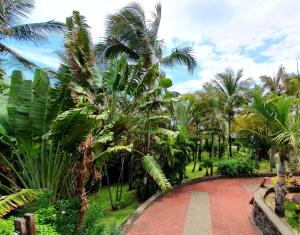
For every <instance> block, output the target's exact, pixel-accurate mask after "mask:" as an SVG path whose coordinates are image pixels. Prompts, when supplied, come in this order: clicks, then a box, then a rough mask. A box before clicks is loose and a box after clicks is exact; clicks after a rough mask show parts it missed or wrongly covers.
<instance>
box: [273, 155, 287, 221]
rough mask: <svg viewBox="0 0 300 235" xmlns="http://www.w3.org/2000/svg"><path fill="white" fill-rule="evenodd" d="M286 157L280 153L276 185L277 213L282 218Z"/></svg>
mask: <svg viewBox="0 0 300 235" xmlns="http://www.w3.org/2000/svg"><path fill="white" fill-rule="evenodd" d="M285 156H286V153H285V152H284V151H281V152H280V153H279V164H278V168H277V183H276V185H275V213H276V214H277V215H278V216H280V217H284V198H285V194H286V183H285V173H286V172H285Z"/></svg>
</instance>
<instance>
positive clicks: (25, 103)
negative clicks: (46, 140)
mask: <svg viewBox="0 0 300 235" xmlns="http://www.w3.org/2000/svg"><path fill="white" fill-rule="evenodd" d="M49 89H50V84H49V79H48V77H47V74H46V73H45V72H44V71H42V70H36V71H35V76H34V79H33V81H31V80H24V77H23V74H22V72H21V71H17V70H16V71H13V73H12V76H11V88H10V93H9V98H8V102H7V113H8V120H9V124H10V128H11V129H12V131H13V132H14V133H15V135H16V136H17V137H18V138H20V139H23V140H26V139H27V140H31V139H32V138H33V137H37V136H42V135H43V134H44V133H45V132H46V131H47V124H46V112H47V110H46V109H47V102H48V94H49Z"/></svg>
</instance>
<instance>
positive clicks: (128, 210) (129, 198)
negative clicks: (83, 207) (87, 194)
mask: <svg viewBox="0 0 300 235" xmlns="http://www.w3.org/2000/svg"><path fill="white" fill-rule="evenodd" d="M116 190H117V186H116V185H114V186H111V193H112V197H113V201H115V195H116ZM90 202H96V203H99V206H100V207H101V208H102V209H103V212H104V215H103V217H101V218H100V220H101V221H100V223H102V224H103V225H104V226H105V228H110V227H113V226H115V227H120V225H121V224H122V223H123V222H124V221H125V220H126V219H127V218H128V217H130V216H131V215H132V213H133V212H134V211H135V210H136V209H137V208H138V206H139V205H140V204H141V203H140V202H139V201H138V200H137V198H136V195H135V191H130V192H129V191H128V185H127V184H124V185H123V192H122V201H121V204H122V209H119V210H117V211H112V210H111V204H110V199H109V193H108V188H107V187H103V188H101V189H100V191H99V192H98V193H97V194H96V195H94V196H92V197H91V198H90Z"/></svg>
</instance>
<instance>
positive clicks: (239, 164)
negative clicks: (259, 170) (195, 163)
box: [218, 158, 255, 176]
mask: <svg viewBox="0 0 300 235" xmlns="http://www.w3.org/2000/svg"><path fill="white" fill-rule="evenodd" d="M218 172H219V173H220V174H222V175H228V176H246V175H252V174H253V173H254V172H255V162H254V161H252V160H250V159H248V158H233V159H227V160H222V161H220V162H219V164H218Z"/></svg>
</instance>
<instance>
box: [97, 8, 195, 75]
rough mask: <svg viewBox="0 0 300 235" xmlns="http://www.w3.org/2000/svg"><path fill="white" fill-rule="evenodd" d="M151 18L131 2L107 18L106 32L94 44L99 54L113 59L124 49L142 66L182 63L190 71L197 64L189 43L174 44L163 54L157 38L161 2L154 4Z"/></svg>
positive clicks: (160, 41) (161, 45)
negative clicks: (101, 39) (177, 45)
mask: <svg viewBox="0 0 300 235" xmlns="http://www.w3.org/2000/svg"><path fill="white" fill-rule="evenodd" d="M152 16H153V19H152V20H151V21H148V20H147V19H146V17H145V12H144V9H143V8H142V6H141V5H140V4H138V3H131V4H129V5H128V6H126V7H124V8H122V9H121V10H120V11H119V12H117V13H116V14H114V15H110V16H109V17H108V18H107V27H106V36H105V40H104V41H103V42H100V43H98V44H97V45H96V52H97V54H98V56H99V57H100V58H104V59H113V58H117V57H118V56H119V55H121V54H122V53H124V52H125V53H127V54H128V55H129V58H130V59H131V60H133V61H139V60H142V64H143V65H142V66H143V67H144V68H150V67H152V65H154V64H162V65H165V66H174V65H176V64H182V65H185V66H187V68H188V69H189V70H190V71H193V69H194V68H195V67H196V60H195V58H194V56H193V54H192V49H191V48H190V47H184V48H174V49H173V50H172V52H171V54H169V55H167V56H164V55H163V50H164V43H163V40H161V39H159V38H158V31H159V26H160V21H161V5H160V4H157V5H156V7H155V11H154V12H152Z"/></svg>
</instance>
